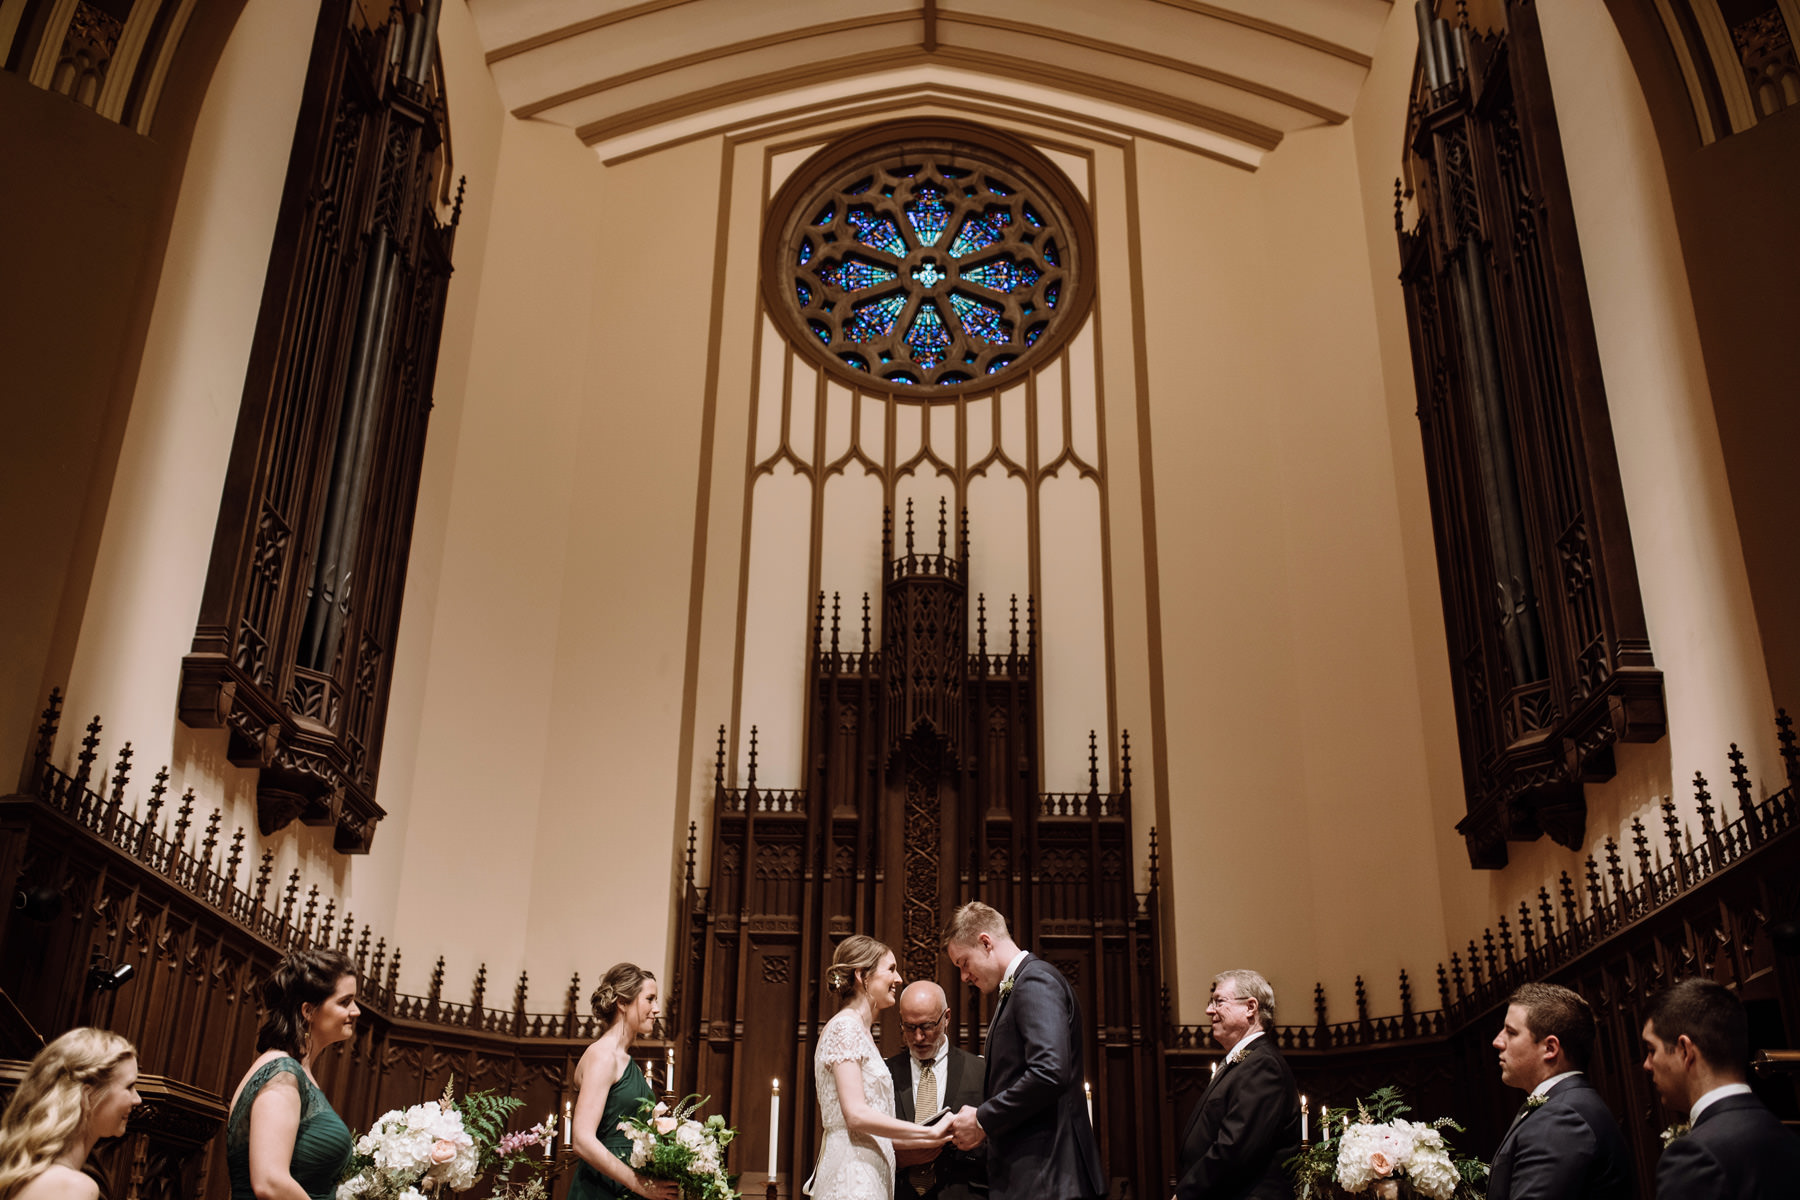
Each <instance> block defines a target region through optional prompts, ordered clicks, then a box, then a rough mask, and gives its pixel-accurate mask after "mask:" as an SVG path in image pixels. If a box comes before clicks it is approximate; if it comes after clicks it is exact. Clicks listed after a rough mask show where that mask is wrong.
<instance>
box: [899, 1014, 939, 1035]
mask: <svg viewBox="0 0 1800 1200" xmlns="http://www.w3.org/2000/svg"><path fill="white" fill-rule="evenodd" d="M949 1015H950V1010H949V1009H947V1008H946V1009H945V1010H944V1011H943V1012H941V1013H939V1014H938V1018H937V1020H935V1021H920V1022H919V1023H918V1024H917V1025H909V1024H908V1023H907V1022H905V1021H902V1022H900V1032H901V1033H903V1034H913V1033H930V1032H931V1031H932V1030H934V1029H937V1028H939V1027H940V1026H942V1025H943V1023H944V1019H945V1018H946V1017H948V1016H949Z"/></svg>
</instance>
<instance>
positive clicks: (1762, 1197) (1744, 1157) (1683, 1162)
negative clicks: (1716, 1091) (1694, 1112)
mask: <svg viewBox="0 0 1800 1200" xmlns="http://www.w3.org/2000/svg"><path fill="white" fill-rule="evenodd" d="M1795 1196H1800V1137H1796V1136H1794V1134H1792V1133H1791V1132H1789V1131H1788V1129H1787V1127H1786V1126H1784V1125H1782V1123H1781V1122H1780V1121H1779V1120H1777V1119H1776V1117H1775V1114H1774V1113H1772V1112H1770V1111H1769V1110H1768V1109H1767V1108H1766V1107H1764V1106H1763V1102H1762V1101H1761V1100H1758V1099H1757V1098H1756V1097H1755V1096H1726V1097H1724V1098H1723V1099H1720V1100H1714V1101H1713V1102H1712V1103H1711V1104H1709V1105H1707V1106H1706V1107H1705V1108H1704V1109H1702V1110H1701V1112H1700V1119H1699V1120H1698V1121H1695V1122H1694V1128H1693V1129H1692V1131H1690V1132H1689V1133H1687V1134H1686V1135H1685V1136H1683V1137H1678V1138H1676V1139H1675V1140H1674V1141H1673V1142H1670V1143H1669V1146H1668V1149H1666V1150H1664V1151H1663V1153H1662V1158H1661V1159H1660V1160H1659V1161H1658V1162H1657V1164H1656V1198H1657V1200H1793V1198H1794V1197H1795Z"/></svg>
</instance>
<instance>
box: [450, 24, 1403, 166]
mask: <svg viewBox="0 0 1800 1200" xmlns="http://www.w3.org/2000/svg"><path fill="white" fill-rule="evenodd" d="M469 7H470V9H471V11H472V12H473V14H474V17H475V21H476V25H477V28H478V30H479V32H480V36H481V39H482V43H483V45H484V46H485V47H486V50H487V57H488V63H489V66H490V68H491V69H492V71H493V73H494V77H495V80H496V81H497V83H498V85H499V89H500V94H501V96H502V98H503V99H504V101H505V103H506V104H507V106H508V107H509V108H510V109H511V110H512V112H513V113H514V115H516V116H518V117H521V118H536V119H539V120H544V121H552V122H555V123H558V124H562V125H567V126H569V127H570V128H572V129H574V130H576V131H577V133H579V135H580V136H581V138H582V139H583V140H584V141H586V142H587V143H589V144H590V145H594V146H597V147H599V148H600V150H601V152H602V154H603V155H624V154H629V153H632V152H635V151H639V150H642V149H644V148H647V147H650V146H654V145H657V144H666V143H667V142H669V141H672V140H685V139H687V138H691V137H695V136H705V135H707V134H711V133H715V132H719V131H721V130H733V129H743V128H748V127H753V126H759V125H760V126H767V125H769V124H771V123H776V122H781V121H800V120H808V119H817V118H819V117H821V116H826V115H829V114H831V113H833V112H837V111H849V110H851V109H853V108H855V107H856V106H861V107H862V108H863V109H867V108H868V107H869V106H871V105H875V106H879V105H882V104H888V105H894V106H898V105H902V104H906V103H911V102H912V101H914V100H915V99H918V98H922V97H936V98H938V99H940V100H943V101H946V102H948V103H951V104H960V105H967V106H969V107H970V108H971V109H972V110H974V111H981V110H983V109H987V110H989V111H993V110H995V109H999V110H1009V111H1013V112H1015V113H1018V114H1020V115H1031V114H1036V115H1037V116H1038V117H1040V118H1045V119H1065V120H1075V121H1079V122H1082V123H1085V124H1090V125H1095V126H1098V127H1102V128H1111V129H1112V130H1114V131H1116V132H1122V133H1129V134H1131V135H1134V136H1149V137H1155V138H1160V139H1163V140H1168V141H1174V142H1179V143H1183V144H1187V145H1190V146H1193V147H1195V148H1197V149H1201V150H1203V151H1206V152H1210V153H1213V154H1218V155H1221V156H1224V157H1228V158H1231V159H1233V160H1236V161H1241V162H1243V163H1244V164H1245V165H1252V166H1253V165H1255V163H1256V162H1257V161H1260V158H1261V155H1262V153H1264V152H1266V151H1268V150H1271V149H1273V148H1274V147H1275V146H1276V145H1277V144H1278V143H1279V142H1280V141H1281V138H1282V136H1283V135H1284V134H1286V133H1288V132H1290V131H1292V130H1296V129H1304V128H1306V127H1308V126H1313V125H1319V124H1334V123H1337V122H1340V121H1343V120H1344V119H1345V118H1346V116H1347V115H1348V114H1349V112H1350V108H1351V106H1352V104H1353V103H1354V101H1355V96H1356V92H1357V89H1358V88H1360V87H1361V86H1362V81H1363V77H1364V75H1365V74H1367V71H1368V67H1369V62H1370V55H1371V54H1372V52H1373V50H1374V46H1375V41H1376V38H1377V37H1378V35H1379V33H1380V30H1381V26H1382V24H1383V22H1384V21H1385V20H1386V19H1387V17H1388V14H1389V10H1390V2H1389V0H1224V2H1222V3H1211V2H1208V0H635V2H626V0H469Z"/></svg>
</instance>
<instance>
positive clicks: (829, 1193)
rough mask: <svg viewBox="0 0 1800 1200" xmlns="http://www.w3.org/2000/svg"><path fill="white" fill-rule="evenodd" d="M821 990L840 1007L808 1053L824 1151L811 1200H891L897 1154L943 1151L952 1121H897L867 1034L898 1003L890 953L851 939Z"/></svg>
mask: <svg viewBox="0 0 1800 1200" xmlns="http://www.w3.org/2000/svg"><path fill="white" fill-rule="evenodd" d="M825 987H826V989H827V990H828V991H830V992H832V993H834V994H835V995H836V996H837V998H838V1006H839V1007H838V1013H837V1016H835V1017H833V1018H831V1020H829V1021H827V1022H825V1028H824V1029H823V1030H821V1031H820V1033H819V1045H818V1049H816V1050H815V1051H814V1052H813V1086H814V1088H816V1089H817V1091H818V1093H819V1117H820V1121H821V1123H822V1124H823V1125H824V1126H825V1144H824V1146H823V1147H822V1148H821V1150H820V1152H819V1167H818V1170H816V1171H815V1172H813V1178H812V1183H811V1186H810V1187H809V1188H808V1194H810V1195H811V1196H813V1197H814V1200H892V1197H893V1195H894V1149H895V1147H899V1148H901V1149H906V1150H929V1149H931V1148H933V1147H936V1146H942V1145H943V1144H944V1143H945V1142H948V1141H949V1140H950V1114H949V1113H948V1111H946V1112H945V1113H944V1115H943V1116H942V1117H941V1118H940V1119H938V1120H937V1121H936V1122H934V1123H933V1124H931V1125H915V1124H913V1123H912V1122H911V1121H902V1120H900V1119H899V1118H898V1117H896V1116H894V1076H893V1073H892V1072H891V1071H889V1070H888V1067H887V1063H886V1062H884V1061H882V1057H881V1051H880V1050H879V1049H877V1048H876V1046H875V1037H874V1035H873V1033H872V1032H871V1030H872V1029H873V1027H874V1025H875V1018H876V1017H877V1016H879V1015H880V1013H881V1010H882V1009H884V1008H889V1007H892V1005H893V1004H894V1001H895V1000H896V999H897V998H898V992H899V989H900V972H899V971H897V970H895V968H894V952H893V951H892V950H890V949H888V948H887V946H886V945H884V944H883V943H881V942H878V941H876V940H875V939H874V938H872V937H870V936H868V935H867V934H864V933H857V934H852V935H851V936H849V937H847V938H845V939H844V940H843V941H841V942H839V943H838V948H837V952H836V953H835V954H833V955H832V956H831V970H830V971H828V972H827V973H826V975H825ZM919 1115H920V1116H921V1117H929V1116H930V1115H931V1114H929V1113H920V1114H919Z"/></svg>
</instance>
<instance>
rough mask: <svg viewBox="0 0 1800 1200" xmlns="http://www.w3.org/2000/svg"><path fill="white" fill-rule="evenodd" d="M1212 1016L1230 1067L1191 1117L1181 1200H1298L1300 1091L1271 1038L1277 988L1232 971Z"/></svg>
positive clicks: (1216, 1076)
mask: <svg viewBox="0 0 1800 1200" xmlns="http://www.w3.org/2000/svg"><path fill="white" fill-rule="evenodd" d="M1206 1015H1207V1018H1208V1019H1209V1020H1210V1021H1211V1022H1212V1036H1213V1040H1214V1041H1216V1042H1218V1043H1219V1045H1220V1046H1222V1047H1224V1049H1225V1061H1224V1062H1222V1063H1220V1064H1219V1067H1218V1069H1217V1070H1216V1071H1214V1072H1213V1077H1212V1079H1211V1081H1210V1082H1208V1083H1207V1085H1206V1091H1205V1092H1203V1093H1202V1094H1201V1096H1200V1100H1199V1102H1198V1103H1197V1104H1195V1105H1194V1111H1193V1114H1192V1115H1191V1116H1189V1117H1188V1122H1187V1132H1185V1133H1184V1134H1182V1137H1181V1162H1180V1164H1179V1166H1178V1167H1177V1168H1176V1170H1177V1183H1176V1184H1175V1200H1243V1198H1252V1197H1253V1198H1254V1200H1291V1197H1292V1196H1293V1194H1294V1183H1293V1180H1292V1179H1290V1178H1289V1177H1288V1173H1287V1171H1286V1170H1285V1169H1283V1167H1282V1164H1283V1163H1285V1162H1286V1161H1287V1160H1288V1159H1290V1158H1292V1157H1293V1156H1294V1155H1296V1154H1298V1153H1300V1089H1299V1087H1297V1086H1296V1085H1295V1083H1294V1073H1293V1072H1292V1071H1290V1070H1289V1069H1288V1065H1287V1060H1286V1059H1285V1058H1283V1057H1282V1056H1281V1051H1280V1050H1279V1049H1277V1048H1276V1045H1275V1039H1274V1038H1273V1037H1271V1036H1270V1031H1271V1030H1273V1029H1274V1028H1275V992H1274V989H1272V988H1271V987H1269V981H1268V980H1266V979H1264V978H1263V977H1262V976H1261V975H1258V974H1257V973H1256V972H1255V971H1226V972H1224V973H1223V974H1220V975H1217V976H1214V978H1213V994H1212V1000H1211V1002H1210V1003H1208V1004H1207V1006H1206Z"/></svg>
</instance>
